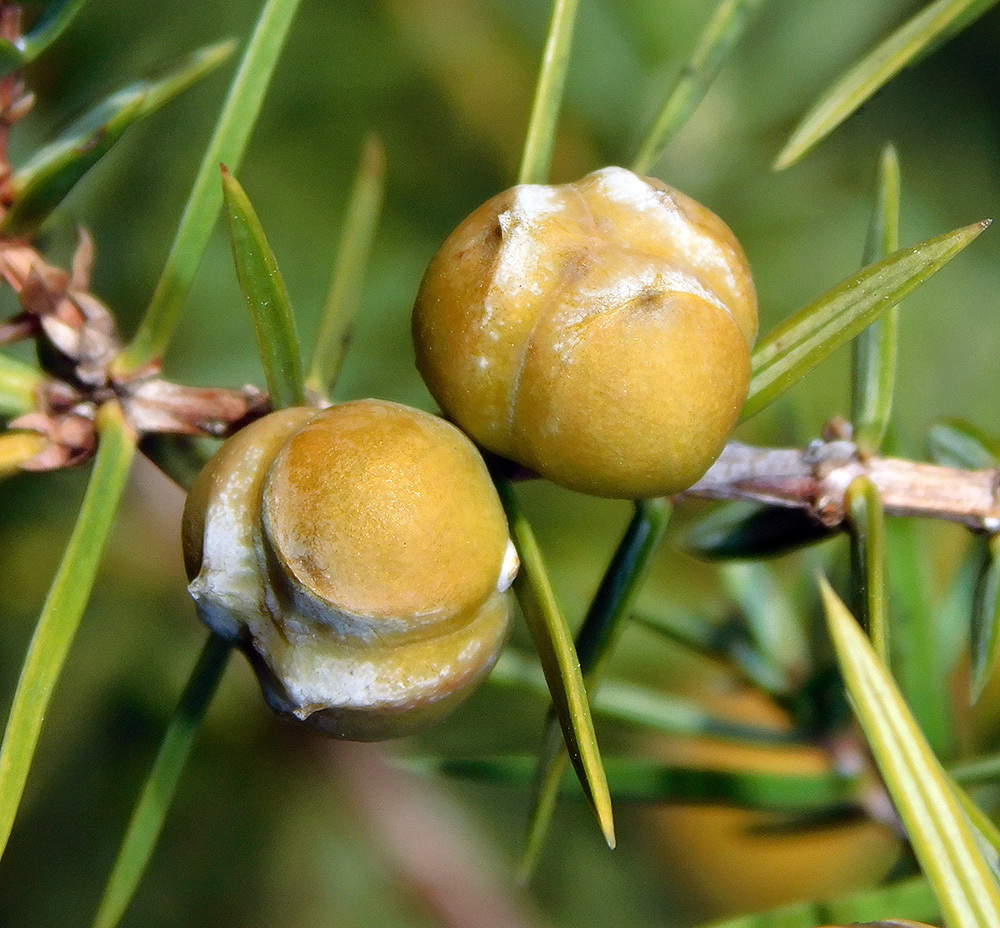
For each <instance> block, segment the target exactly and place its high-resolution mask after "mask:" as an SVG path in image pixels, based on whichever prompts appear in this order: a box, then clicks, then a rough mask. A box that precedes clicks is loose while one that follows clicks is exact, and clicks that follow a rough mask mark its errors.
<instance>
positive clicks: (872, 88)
mask: <svg viewBox="0 0 1000 928" xmlns="http://www.w3.org/2000/svg"><path fill="white" fill-rule="evenodd" d="M995 2H996V0H937V2H936V3H931V4H929V5H928V6H926V7H924V9H922V10H921V11H920V12H919V13H918V14H917V15H916V16H914V17H913V18H912V19H910V20H908V21H907V22H905V23H904V24H903V25H902V26H900V27H899V28H898V29H897V30H896V31H895V32H894V33H892V35H890V36H889V37H888V38H887V39H886V40H885V41H884V42H882V43H881V44H880V45H878V46H877V47H876V48H875V49H873V50H872V51H871V52H870V53H869V54H868V55H867V56H866V57H865V58H863V59H862V60H861V61H859V62H858V63H857V64H856V65H855V66H854V67H853V68H851V69H850V70H849V71H848V72H847V73H846V74H845V75H844V76H843V77H841V78H840V79H839V80H838V81H837V82H836V83H835V84H834V85H833V86H832V87H831V88H830V89H829V90H828V91H827V92H826V93H825V94H824V95H823V96H822V97H821V98H820V100H819V102H817V103H816V104H815V105H814V106H813V108H812V109H811V110H810V111H809V113H808V114H807V115H806V116H805V118H804V119H803V120H802V122H801V123H800V124H799V126H798V127H797V128H796V129H795V131H794V132H793V133H792V136H791V138H790V139H789V140H788V142H787V144H786V145H785V147H784V149H783V150H782V152H781V154H780V155H778V158H777V160H776V161H775V163H774V167H775V170H781V169H782V168H786V167H788V166H789V165H791V164H794V163H795V162H796V161H798V160H799V158H801V157H802V156H803V155H804V154H805V153H806V152H807V151H809V149H810V148H812V147H813V146H814V145H815V144H816V143H817V142H819V141H820V140H821V139H823V138H825V137H826V136H827V135H828V134H829V133H830V132H832V131H833V130H834V129H835V128H836V127H837V126H839V125H840V123H842V122H843V121H844V120H845V119H847V117H848V116H850V115H851V113H853V112H854V111H855V110H856V109H857V108H858V107H859V106H861V104H862V103H864V102H865V101H866V100H867V99H869V97H871V96H872V95H874V94H875V92H876V91H878V90H879V89H880V88H881V87H883V86H884V85H885V84H887V83H888V82H889V81H890V80H891V79H892V78H893V77H895V76H896V74H897V73H898V72H899V71H901V70H902V69H903V68H904V67H906V66H907V65H908V64H911V63H912V62H913V61H915V60H916V59H917V58H919V57H920V56H921V55H923V54H924V53H925V52H926V51H927V50H928V49H929V48H930V47H931V46H933V45H935V44H936V43H938V42H940V41H941V40H942V37H947V36H949V35H952V34H953V31H954V30H955V29H956V26H962V27H964V26H967V25H968V24H969V23H971V22H972V21H973V20H974V19H975V18H976V17H978V16H980V15H982V14H983V13H985V12H986V11H987V10H988V9H989V8H990V7H991V6H993V4H994V3H995Z"/></svg>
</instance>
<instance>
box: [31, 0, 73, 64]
mask: <svg viewBox="0 0 1000 928" xmlns="http://www.w3.org/2000/svg"><path fill="white" fill-rule="evenodd" d="M87 2H88V0H59V2H57V3H49V4H47V5H46V7H45V12H43V13H42V15H41V16H39V17H38V19H37V21H36V22H35V24H34V25H33V26H32V27H31V28H30V29H29V30H28V31H27V32H26V33H25V34H24V35H23V36H22V37H21V38H20V40H19V41H18V42H17V47H18V49H19V50H20V53H21V60H22V63H23V64H27V63H28V62H30V61H34V60H35V59H36V58H37V57H38V56H39V55H41V54H42V52H44V51H45V50H46V49H47V48H48V47H49V46H50V45H52V43H53V42H55V40H56V39H58V38H59V36H61V35H62V34H63V32H65V31H66V27H67V26H68V25H69V24H70V23H71V22H72V21H73V19H74V17H75V16H76V14H77V13H79V12H80V10H82V9H83V8H84V6H85V5H86V4H87Z"/></svg>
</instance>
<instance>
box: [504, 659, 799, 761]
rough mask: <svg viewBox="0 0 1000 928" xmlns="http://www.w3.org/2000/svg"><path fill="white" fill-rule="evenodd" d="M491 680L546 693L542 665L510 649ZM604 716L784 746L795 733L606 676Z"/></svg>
mask: <svg viewBox="0 0 1000 928" xmlns="http://www.w3.org/2000/svg"><path fill="white" fill-rule="evenodd" d="M490 682H491V683H494V684H498V685H501V686H508V687H511V688H517V689H520V690H524V691H527V692H531V693H535V694H536V695H539V696H545V695H547V692H548V691H547V688H546V684H545V678H544V676H543V675H542V673H541V672H540V670H539V668H538V666H537V665H536V664H534V663H533V662H531V661H529V660H528V659H527V658H525V657H523V656H521V655H518V654H517V653H516V652H514V651H512V650H511V649H509V648H508V650H507V651H506V652H504V654H503V655H502V656H501V657H500V660H499V661H497V664H496V667H494V668H493V672H492V673H491V674H490ZM592 710H593V712H594V714H595V715H599V716H601V717H602V718H606V719H610V720H613V721H616V722H621V723H623V724H625V725H634V726H637V727H639V728H645V729H648V730H649V731H658V732H662V733H664V734H668V735H690V736H700V737H707V738H718V739H721V740H723V741H734V742H737V743H739V744H755V745H761V744H766V745H781V744H789V743H790V742H794V741H795V740H796V736H795V734H794V733H790V732H788V731H786V730H782V729H778V728H765V727H763V726H759V725H749V724H745V723H743V722H736V721H733V720H732V719H729V718H726V717H724V716H719V715H714V714H712V713H711V712H709V711H708V710H707V709H705V708H704V707H703V706H701V705H700V704H699V703H697V702H695V701H693V700H690V699H685V698H684V697H682V696H672V695H669V694H667V693H661V692H659V691H657V690H651V689H649V688H648V687H645V686H640V685H638V684H635V683H626V682H624V681H622V680H605V681H604V682H602V684H601V687H600V689H599V690H598V692H597V693H596V695H595V696H594V698H593V701H592Z"/></svg>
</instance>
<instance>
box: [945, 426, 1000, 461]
mask: <svg viewBox="0 0 1000 928" xmlns="http://www.w3.org/2000/svg"><path fill="white" fill-rule="evenodd" d="M927 453H928V454H929V455H930V457H931V460H932V461H934V463H935V464H940V465H941V466H942V467H954V468H958V469H964V470H988V469H990V468H992V467H996V466H997V463H998V462H1000V441H997V439H996V438H994V437H993V436H992V435H989V434H987V433H986V432H985V431H983V429H981V428H979V427H978V426H975V425H972V423H970V422H962V421H960V420H958V419H950V420H948V421H946V422H940V423H938V424H937V425H933V426H931V428H930V430H929V431H928V432H927Z"/></svg>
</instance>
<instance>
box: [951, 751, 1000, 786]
mask: <svg viewBox="0 0 1000 928" xmlns="http://www.w3.org/2000/svg"><path fill="white" fill-rule="evenodd" d="M948 773H950V774H951V778H952V779H953V780H954V781H955V782H956V783H959V784H961V785H962V786H986V785H990V784H993V783H995V782H996V781H997V780H1000V754H990V755H988V756H986V757H977V758H975V759H973V760H967V761H963V762H962V763H961V764H952V765H951V766H950V767H949V768H948Z"/></svg>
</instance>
